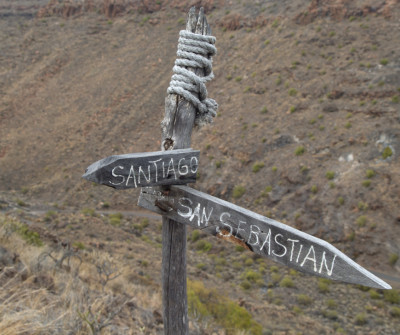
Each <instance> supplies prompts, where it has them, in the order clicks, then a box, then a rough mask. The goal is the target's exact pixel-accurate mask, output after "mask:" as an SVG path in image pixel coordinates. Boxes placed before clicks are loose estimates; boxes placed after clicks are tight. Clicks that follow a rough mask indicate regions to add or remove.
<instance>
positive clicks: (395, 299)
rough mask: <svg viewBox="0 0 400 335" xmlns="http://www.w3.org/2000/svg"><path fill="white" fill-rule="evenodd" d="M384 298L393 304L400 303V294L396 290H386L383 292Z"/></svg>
mask: <svg viewBox="0 0 400 335" xmlns="http://www.w3.org/2000/svg"><path fill="white" fill-rule="evenodd" d="M383 298H384V299H385V301H387V302H390V303H392V304H399V303H400V294H399V292H398V291H396V290H385V291H384V292H383Z"/></svg>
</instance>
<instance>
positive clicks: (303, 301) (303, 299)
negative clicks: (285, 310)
mask: <svg viewBox="0 0 400 335" xmlns="http://www.w3.org/2000/svg"><path fill="white" fill-rule="evenodd" d="M312 302H313V300H312V298H310V297H309V296H308V295H306V294H299V295H298V296H297V303H298V304H300V305H303V306H308V305H311V304H312Z"/></svg>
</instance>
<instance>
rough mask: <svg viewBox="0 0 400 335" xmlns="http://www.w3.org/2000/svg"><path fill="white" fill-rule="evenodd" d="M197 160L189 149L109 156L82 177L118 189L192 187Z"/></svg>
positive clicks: (196, 155) (196, 156) (90, 167)
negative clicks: (159, 186)
mask: <svg viewBox="0 0 400 335" xmlns="http://www.w3.org/2000/svg"><path fill="white" fill-rule="evenodd" d="M199 156H200V151H198V150H192V149H181V150H169V151H156V152H145V153H135V154H126V155H116V156H110V157H107V158H104V159H102V160H99V161H98V162H96V163H93V164H92V165H90V166H89V167H88V168H87V169H86V172H85V174H84V175H83V176H82V177H83V178H85V179H87V180H89V181H93V182H95V183H98V184H103V185H107V186H110V187H113V188H117V189H127V188H136V187H145V186H156V185H172V184H174V185H182V184H187V183H195V182H196V176H197V169H198V166H199Z"/></svg>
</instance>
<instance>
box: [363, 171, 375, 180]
mask: <svg viewBox="0 0 400 335" xmlns="http://www.w3.org/2000/svg"><path fill="white" fill-rule="evenodd" d="M365 176H366V177H367V178H368V179H371V178H372V177H373V176H375V171H374V170H372V169H368V170H367V171H365Z"/></svg>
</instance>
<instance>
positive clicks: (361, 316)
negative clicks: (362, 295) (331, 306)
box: [354, 313, 367, 326]
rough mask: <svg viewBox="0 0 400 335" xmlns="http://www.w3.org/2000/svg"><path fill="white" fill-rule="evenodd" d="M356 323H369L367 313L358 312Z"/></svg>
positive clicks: (360, 324)
mask: <svg viewBox="0 0 400 335" xmlns="http://www.w3.org/2000/svg"><path fill="white" fill-rule="evenodd" d="M354 323H355V324H356V325H359V326H362V325H365V324H366V323H367V316H366V315H365V313H360V314H357V315H356V317H355V318H354Z"/></svg>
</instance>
